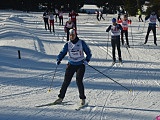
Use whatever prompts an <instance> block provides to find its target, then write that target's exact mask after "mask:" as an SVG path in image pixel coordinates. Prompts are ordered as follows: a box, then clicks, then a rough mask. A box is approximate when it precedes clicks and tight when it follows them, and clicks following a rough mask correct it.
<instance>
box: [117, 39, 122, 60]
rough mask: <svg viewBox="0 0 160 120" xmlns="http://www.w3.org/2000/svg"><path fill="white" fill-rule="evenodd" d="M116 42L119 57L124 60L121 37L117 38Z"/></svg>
mask: <svg viewBox="0 0 160 120" xmlns="http://www.w3.org/2000/svg"><path fill="white" fill-rule="evenodd" d="M116 44H117V51H118V57H119V61H120V62H121V61H122V57H121V48H120V38H119V39H118V38H117V40H116Z"/></svg>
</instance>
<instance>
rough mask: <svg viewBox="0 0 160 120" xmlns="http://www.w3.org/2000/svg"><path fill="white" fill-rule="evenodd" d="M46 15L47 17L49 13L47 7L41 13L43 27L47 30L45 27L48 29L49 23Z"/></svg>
mask: <svg viewBox="0 0 160 120" xmlns="http://www.w3.org/2000/svg"><path fill="white" fill-rule="evenodd" d="M48 17H49V15H48V9H47V10H46V11H45V12H44V13H43V20H44V25H45V29H46V30H47V28H48V30H49V23H48Z"/></svg>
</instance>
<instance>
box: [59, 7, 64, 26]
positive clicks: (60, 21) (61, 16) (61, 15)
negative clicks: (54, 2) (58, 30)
mask: <svg viewBox="0 0 160 120" xmlns="http://www.w3.org/2000/svg"><path fill="white" fill-rule="evenodd" d="M59 25H63V11H62V9H61V10H60V11H59Z"/></svg>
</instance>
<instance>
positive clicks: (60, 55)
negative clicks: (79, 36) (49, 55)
mask: <svg viewBox="0 0 160 120" xmlns="http://www.w3.org/2000/svg"><path fill="white" fill-rule="evenodd" d="M67 51H68V43H66V44H65V45H64V47H63V49H62V51H61V52H60V53H59V55H58V56H57V61H61V60H62V59H63V58H64V57H65V55H66V54H67Z"/></svg>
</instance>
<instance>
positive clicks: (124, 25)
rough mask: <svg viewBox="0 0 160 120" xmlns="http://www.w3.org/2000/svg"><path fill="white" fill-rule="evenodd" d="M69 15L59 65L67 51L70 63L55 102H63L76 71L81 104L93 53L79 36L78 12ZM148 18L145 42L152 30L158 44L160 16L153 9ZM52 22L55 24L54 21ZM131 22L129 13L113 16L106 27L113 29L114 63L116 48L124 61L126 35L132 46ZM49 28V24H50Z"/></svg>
mask: <svg viewBox="0 0 160 120" xmlns="http://www.w3.org/2000/svg"><path fill="white" fill-rule="evenodd" d="M50 14H51V13H49V20H50ZM44 16H45V15H44ZM68 16H69V19H68V20H67V21H66V24H65V25H64V31H65V32H66V33H67V43H65V45H64V47H63V49H62V51H61V52H60V53H59V55H58V56H57V65H59V64H60V63H61V61H62V59H63V58H64V57H65V55H66V54H67V53H68V55H69V58H68V64H67V67H66V71H65V77H64V82H63V84H62V86H61V89H60V93H59V95H58V99H57V100H56V101H55V102H54V103H55V104H61V103H62V101H63V99H64V97H65V94H66V91H67V88H68V86H69V84H70V82H71V79H72V77H73V75H74V73H75V72H76V83H77V86H78V91H79V98H80V100H81V105H84V104H85V99H86V96H85V92H84V85H83V76H84V73H85V65H88V62H89V61H90V59H91V56H92V53H91V50H90V48H89V46H88V45H87V44H86V43H85V41H84V40H81V39H79V38H78V36H77V31H76V30H77V26H76V16H78V13H76V12H75V11H74V10H72V12H70V13H69V15H68ZM97 19H98V18H97ZM148 19H149V26H148V30H147V35H146V37H145V42H144V44H146V43H147V40H148V36H149V33H150V31H151V30H152V31H153V34H154V44H155V45H157V42H156V41H157V38H156V20H157V19H158V21H159V22H160V19H159V16H158V15H157V14H156V13H155V12H154V11H153V12H151V14H150V15H148V16H146V17H145V22H146V20H148ZM44 21H46V20H45V17H44ZM51 23H52V22H51ZM51 23H50V24H51ZM52 24H53V25H54V21H53V23H52ZM129 24H132V21H131V20H129V19H128V15H127V14H124V15H123V18H122V19H116V18H112V24H111V25H109V26H108V28H107V29H106V32H108V34H109V31H111V32H110V33H111V46H112V59H113V64H114V63H115V62H116V56H115V50H116V48H117V51H118V60H119V62H120V63H122V55H121V44H122V45H124V43H125V42H124V39H123V36H124V35H125V38H126V47H127V48H130V44H129V40H128V26H129ZM144 24H145V23H144ZM46 25H48V24H46V22H45V29H46ZM48 28H49V25H48ZM50 30H51V28H50ZM53 30H54V29H53ZM84 54H85V55H84Z"/></svg>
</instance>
